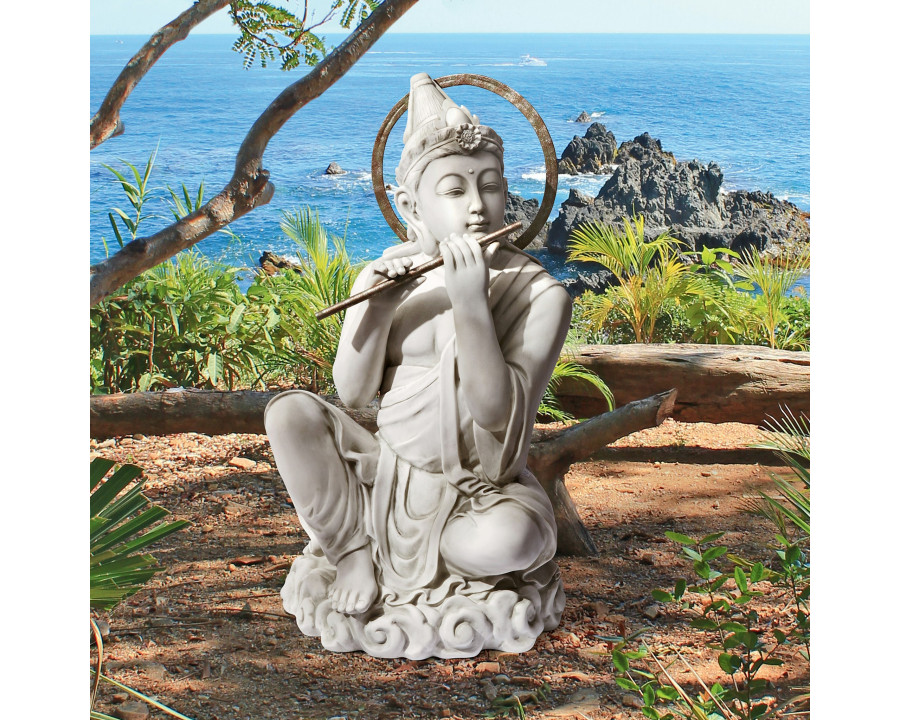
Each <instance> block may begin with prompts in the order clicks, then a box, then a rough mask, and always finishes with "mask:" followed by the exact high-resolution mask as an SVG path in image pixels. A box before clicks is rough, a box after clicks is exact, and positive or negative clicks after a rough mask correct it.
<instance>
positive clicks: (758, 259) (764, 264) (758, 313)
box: [734, 248, 809, 348]
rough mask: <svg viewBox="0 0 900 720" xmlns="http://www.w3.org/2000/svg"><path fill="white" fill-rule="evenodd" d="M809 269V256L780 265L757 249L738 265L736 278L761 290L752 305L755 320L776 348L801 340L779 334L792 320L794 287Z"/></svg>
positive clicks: (805, 254) (770, 343)
mask: <svg viewBox="0 0 900 720" xmlns="http://www.w3.org/2000/svg"><path fill="white" fill-rule="evenodd" d="M808 270H809V253H808V252H806V253H804V254H802V255H799V256H797V257H795V258H793V259H791V260H789V261H787V262H785V263H784V264H777V263H775V262H773V261H770V260H768V259H766V258H764V257H762V255H760V253H759V250H757V249H755V248H754V249H753V250H751V251H750V252H749V253H746V254H745V255H744V256H743V257H742V258H741V259H740V260H736V261H735V262H734V273H735V276H736V277H738V278H740V279H741V280H742V281H745V282H747V283H752V285H753V287H754V288H755V290H756V291H757V293H758V294H757V295H756V298H755V300H754V302H753V304H752V306H751V307H752V310H753V317H754V318H755V321H756V324H757V325H758V326H759V328H760V330H761V331H762V332H763V335H764V337H765V341H766V343H767V344H768V345H769V347H772V348H776V347H777V348H784V347H785V346H786V345H791V344H795V343H796V340H797V338H795V337H792V335H791V334H788V335H787V337H785V336H784V335H780V334H779V333H778V332H777V329H778V328H779V326H780V325H781V324H782V323H784V322H785V321H786V320H787V319H788V314H787V307H788V298H789V296H790V293H791V292H792V290H793V288H794V286H795V285H796V284H797V282H798V281H799V280H800V278H801V277H803V275H804V274H805V273H806V272H807V271H808Z"/></svg>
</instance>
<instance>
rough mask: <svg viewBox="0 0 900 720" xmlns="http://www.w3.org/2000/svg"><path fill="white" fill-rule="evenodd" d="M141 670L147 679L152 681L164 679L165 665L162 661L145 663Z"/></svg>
mask: <svg viewBox="0 0 900 720" xmlns="http://www.w3.org/2000/svg"><path fill="white" fill-rule="evenodd" d="M142 670H143V672H144V675H146V676H147V679H149V680H153V681H154V682H162V681H163V680H165V679H166V672H167V671H166V666H165V665H163V664H162V663H156V662H151V663H147V664H146V665H144V667H143V668H142Z"/></svg>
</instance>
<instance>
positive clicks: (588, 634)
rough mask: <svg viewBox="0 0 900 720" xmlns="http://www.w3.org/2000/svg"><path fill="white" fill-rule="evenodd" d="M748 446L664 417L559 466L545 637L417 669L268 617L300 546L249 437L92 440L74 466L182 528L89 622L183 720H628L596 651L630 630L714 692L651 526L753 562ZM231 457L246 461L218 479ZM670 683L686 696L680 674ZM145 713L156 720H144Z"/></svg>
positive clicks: (772, 616)
mask: <svg viewBox="0 0 900 720" xmlns="http://www.w3.org/2000/svg"><path fill="white" fill-rule="evenodd" d="M758 440H759V434H758V431H757V429H756V428H755V427H754V426H749V425H739V424H735V423H726V424H722V425H707V424H704V423H698V424H692V425H686V424H682V423H676V422H673V421H667V422H666V423H664V424H663V425H662V426H660V427H658V428H654V429H652V430H645V431H642V432H639V433H635V434H634V435H631V436H629V437H627V438H623V439H622V440H620V441H618V442H617V443H615V444H614V445H612V446H610V448H609V449H608V450H607V451H605V454H604V456H603V459H601V460H598V461H595V462H587V463H580V464H577V465H574V466H573V467H572V469H571V471H570V472H569V474H568V476H567V480H566V482H567V486H568V488H569V490H570V492H571V494H572V496H573V498H574V500H575V502H576V504H577V506H578V507H579V509H580V512H581V516H582V519H583V520H584V522H585V524H586V526H587V527H588V529H589V531H590V533H591V535H592V537H593V539H594V541H595V542H596V544H597V547H598V548H599V551H600V552H599V555H598V556H597V557H594V558H561V559H560V561H559V564H560V567H561V569H562V574H563V580H564V583H565V588H566V596H567V600H566V609H565V613H564V615H563V618H562V624H561V625H560V627H559V628H558V629H557V630H556V631H554V632H552V633H549V634H545V635H543V636H542V637H541V638H539V640H538V642H537V644H536V645H535V647H534V649H532V650H531V651H529V652H527V653H524V654H521V655H514V654H508V653H498V652H485V653H482V654H481V655H479V656H478V657H475V658H471V659H468V660H427V661H422V662H409V661H406V660H379V659H375V658H370V657H367V656H365V655H362V654H360V653H348V654H333V653H330V652H328V651H325V650H323V649H322V647H321V645H320V644H319V641H318V640H317V639H316V638H310V637H305V636H303V635H301V634H300V632H299V630H298V629H297V627H296V625H295V624H294V622H293V619H292V618H291V617H290V616H288V615H286V614H285V612H284V610H283V609H282V607H281V602H280V597H279V594H278V592H279V589H280V588H281V584H282V582H283V579H284V577H285V575H286V573H287V569H288V567H289V563H290V562H291V560H292V559H293V557H294V556H295V555H296V554H297V553H298V552H299V551H300V550H301V549H302V547H303V546H304V544H305V542H306V537H305V535H304V533H303V532H302V530H301V529H300V528H299V525H298V523H297V519H296V515H295V514H294V510H293V508H292V506H291V504H290V501H289V499H288V495H287V493H286V491H285V490H284V488H283V486H282V484H281V481H280V478H279V476H278V473H277V471H276V469H275V466H274V463H273V460H272V455H271V452H270V450H269V445H268V442H267V440H266V437H265V436H262V435H225V436H218V437H208V436H205V435H197V434H185V435H177V436H168V437H146V438H145V437H141V436H136V437H126V438H118V439H116V440H109V441H106V442H103V443H100V444H99V445H97V444H96V443H94V442H92V443H91V455H92V457H94V456H96V455H101V456H103V457H108V458H111V459H114V460H116V461H117V462H132V463H135V464H137V465H139V466H141V467H143V468H144V469H145V471H146V472H145V474H146V476H147V478H148V483H147V491H146V494H147V495H148V496H150V497H151V498H153V499H154V500H155V501H156V502H158V503H159V504H160V505H162V506H164V507H166V508H168V509H169V510H171V511H172V513H173V515H174V516H175V517H176V518H184V519H187V520H190V521H191V522H192V523H193V525H192V526H191V527H190V528H188V529H186V530H183V531H181V532H179V533H176V534H175V535H174V536H172V537H170V538H169V539H168V540H166V541H164V542H163V544H162V545H161V546H160V547H159V548H158V549H155V550H153V554H154V555H155V556H156V558H157V559H158V560H159V561H160V563H161V564H162V565H163V566H164V567H165V568H166V571H165V572H163V573H160V574H158V575H157V576H156V577H155V578H154V579H153V580H152V581H151V583H150V584H149V586H148V587H147V588H146V589H145V590H143V591H141V592H140V593H138V594H137V595H135V596H133V597H132V598H130V599H129V600H127V601H126V602H124V603H122V604H121V605H120V606H119V607H117V608H116V609H115V610H114V611H113V612H112V613H110V614H109V615H108V616H103V619H105V620H107V621H108V622H109V624H110V626H111V630H110V634H109V636H108V638H107V640H106V643H105V657H104V661H105V667H106V671H107V672H108V673H109V674H110V675H111V676H112V677H114V678H115V679H117V680H119V681H120V682H123V683H126V684H128V685H131V686H132V687H135V688H137V689H139V690H141V691H142V692H144V693H146V694H149V695H151V696H155V697H156V698H158V699H159V700H160V701H161V702H163V703H166V704H167V705H169V706H170V707H173V708H175V709H177V710H178V711H180V712H181V713H183V714H185V715H187V716H188V717H190V718H194V719H195V720H226V719H227V720H237V719H244V718H247V719H248V720H249V719H253V720H255V719H257V718H273V719H274V718H278V719H282V718H284V719H287V718H291V719H296V718H309V719H311V720H312V719H316V720H318V719H327V718H335V717H337V718H342V717H343V718H347V719H348V720H350V719H357V718H358V719H360V720H364V719H368V718H373V719H375V718H377V719H381V718H384V719H387V718H442V717H453V718H465V719H467V720H468V719H469V718H483V717H488V716H490V713H491V712H497V711H498V707H497V706H495V705H492V704H491V701H490V698H492V697H499V698H501V699H502V698H504V697H510V696H512V695H515V694H518V695H519V697H520V699H521V700H522V702H523V703H524V708H525V711H526V716H527V717H529V718H580V719H582V720H583V719H584V718H589V719H590V720H598V719H601V718H602V719H604V720H607V719H613V718H618V719H622V720H631V719H636V718H640V717H643V716H642V714H641V711H640V709H639V708H638V707H634V705H635V704H637V703H636V698H630V697H628V694H627V693H626V692H625V691H623V690H621V689H620V688H619V687H618V686H617V685H616V684H615V680H614V677H615V671H614V669H613V667H612V662H611V660H610V656H609V654H608V652H609V651H608V647H607V645H606V644H605V643H604V642H603V641H602V640H601V639H600V638H601V637H603V636H609V635H615V634H618V633H620V632H621V631H622V630H623V629H624V630H625V631H626V632H632V631H634V630H636V629H639V628H642V627H646V628H648V630H647V632H646V633H645V634H643V635H642V636H641V640H642V642H644V643H645V644H646V645H647V646H648V647H649V648H650V649H651V650H652V651H654V652H655V653H656V654H658V655H661V656H665V657H666V659H667V660H672V659H674V658H675V655H674V650H673V649H678V650H679V652H680V653H681V654H682V656H683V657H684V658H685V659H686V660H687V662H688V663H690V665H691V666H692V667H693V668H694V669H695V670H696V671H697V673H698V674H699V675H700V677H702V678H703V680H704V682H706V683H712V682H714V681H716V680H721V679H722V676H723V673H722V671H721V670H720V669H719V668H718V665H717V663H716V653H715V652H714V651H712V650H709V649H707V648H706V647H705V646H704V641H705V639H706V638H705V637H704V633H702V632H700V631H697V630H693V629H691V628H690V627H688V625H687V622H688V620H689V615H687V614H686V613H684V612H682V611H680V610H678V609H675V608H673V607H669V606H666V605H659V604H657V603H655V602H654V601H653V599H652V598H651V595H650V593H651V591H652V590H653V589H654V588H667V589H671V587H672V586H673V585H674V582H675V580H676V579H677V578H678V577H687V578H689V577H690V572H691V568H690V565H689V564H688V562H687V561H685V560H683V559H682V558H680V556H679V554H678V547H677V546H676V545H675V544H674V543H672V542H670V541H668V540H667V539H666V537H665V535H664V533H665V531H667V530H677V531H678V532H681V533H684V534H687V535H691V536H695V537H697V536H700V535H706V534H709V533H713V532H718V531H723V532H724V533H725V535H724V536H723V538H722V539H721V541H720V542H722V543H724V544H727V545H728V546H729V548H732V549H733V551H735V552H737V553H739V554H741V555H744V556H745V557H749V558H753V559H760V560H764V561H765V560H767V559H769V558H771V556H772V551H771V549H769V548H767V543H768V542H770V541H771V539H772V536H773V533H774V529H773V528H772V526H771V525H770V524H769V523H768V521H766V520H764V519H761V518H759V517H757V516H754V515H750V514H748V513H747V512H746V511H745V510H746V503H747V498H748V497H749V496H752V495H753V493H754V489H755V488H764V489H766V488H768V489H771V487H772V485H771V480H770V478H769V470H775V471H778V470H779V468H778V467H777V465H775V464H774V462H775V461H774V459H773V458H771V456H770V455H769V454H767V451H759V450H753V451H748V450H746V449H745V448H746V446H747V444H749V443H752V442H756V441H758ZM235 458H245V459H247V460H249V461H252V463H253V464H252V465H251V463H241V462H240V461H238V464H243V465H244V466H245V467H236V466H234V465H232V464H230V463H231V461H233V460H234V459H235ZM760 462H761V463H762V464H758V463H760ZM768 463H772V465H771V467H770V466H769V465H768ZM780 470H781V471H782V472H783V471H784V469H783V468H781V469H780ZM780 606H781V603H779V601H778V598H775V597H764V598H761V599H760V604H759V609H760V613H761V616H762V618H763V621H764V622H772V621H773V620H774V621H775V622H777V616H778V613H779V608H780ZM784 657H785V659H788V656H787V655H785V656H784ZM91 658H92V661H95V660H96V652H95V650H94V649H93V648H92V654H91ZM483 663H490V664H483ZM766 669H767V670H768V671H769V672H768V674H764V675H763V677H766V678H767V679H769V680H771V681H772V684H771V688H770V689H769V690H768V691H767V692H768V694H769V695H770V696H771V697H772V698H780V699H784V698H787V697H791V696H793V695H795V694H797V692H799V691H798V689H797V688H799V687H803V686H806V685H808V682H809V676H808V672H809V670H808V664H806V663H804V662H802V661H799V659H795V660H794V661H790V662H787V663H786V664H785V665H784V666H782V667H771V668H766ZM671 672H672V674H673V676H674V677H675V678H676V679H677V680H678V681H679V682H683V683H684V684H685V685H686V686H687V687H689V688H691V689H693V688H696V687H697V683H696V681H695V680H694V679H693V678H692V677H691V676H690V675H689V674H688V672H687V671H686V670H685V669H684V665H682V664H680V663H677V664H673V666H672V669H671ZM119 692H120V691H118V690H117V689H116V688H114V687H112V686H111V685H107V684H103V685H102V689H101V692H100V696H99V699H98V702H97V706H96V707H97V709H99V710H102V711H104V712H108V713H113V712H115V711H116V710H117V703H120V702H121V701H122V700H123V696H121V695H119V694H117V693H119ZM515 716H516V715H515V713H514V712H511V713H510V717H515ZM151 717H154V718H156V717H158V718H162V717H165V716H164V715H163V714H162V713H161V712H160V711H158V710H153V712H152V713H151Z"/></svg>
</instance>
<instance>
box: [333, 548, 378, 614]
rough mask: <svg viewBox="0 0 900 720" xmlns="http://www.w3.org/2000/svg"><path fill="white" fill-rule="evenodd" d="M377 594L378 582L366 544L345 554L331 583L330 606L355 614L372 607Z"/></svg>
mask: <svg viewBox="0 0 900 720" xmlns="http://www.w3.org/2000/svg"><path fill="white" fill-rule="evenodd" d="M377 595H378V583H376V582H375V568H374V567H373V566H372V557H371V556H370V555H369V548H368V546H366V547H361V548H360V549H359V550H355V551H353V552H352V553H350V554H349V555H345V556H344V557H343V559H341V561H340V562H338V564H337V577H336V578H335V580H334V582H333V583H332V585H331V606H332V607H333V608H334V609H335V610H337V611H338V612H341V613H346V614H348V615H355V614H358V613H362V612H365V611H366V610H368V609H369V608H370V607H372V603H373V602H375V598H376V596H377Z"/></svg>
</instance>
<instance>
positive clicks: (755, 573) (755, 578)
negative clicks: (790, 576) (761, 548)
mask: <svg viewBox="0 0 900 720" xmlns="http://www.w3.org/2000/svg"><path fill="white" fill-rule="evenodd" d="M765 572H766V568H765V566H764V565H763V564H762V563H760V562H758V563H756V564H755V565H754V566H753V569H752V570H751V571H750V580H751V582H755V583H757V582H759V581H760V580H762V579H763V576H764V575H765Z"/></svg>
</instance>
